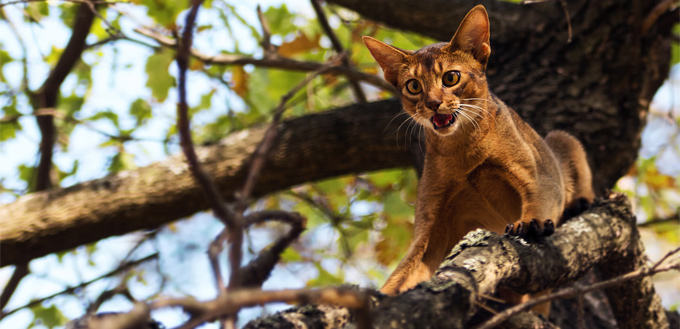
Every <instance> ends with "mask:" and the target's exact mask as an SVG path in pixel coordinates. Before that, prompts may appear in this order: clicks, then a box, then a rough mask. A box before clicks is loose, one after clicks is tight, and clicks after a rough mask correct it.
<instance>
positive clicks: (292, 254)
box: [281, 248, 302, 263]
mask: <svg viewBox="0 0 680 329" xmlns="http://www.w3.org/2000/svg"><path fill="white" fill-rule="evenodd" d="M301 261H302V256H301V255H300V253H298V252H297V251H296V250H295V249H293V248H287V249H286V250H285V251H284V252H283V253H282V254H281V262H283V263H291V262H301Z"/></svg>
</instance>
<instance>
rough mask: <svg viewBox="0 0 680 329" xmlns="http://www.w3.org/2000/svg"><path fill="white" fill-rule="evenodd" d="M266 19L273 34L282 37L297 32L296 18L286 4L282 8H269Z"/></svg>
mask: <svg viewBox="0 0 680 329" xmlns="http://www.w3.org/2000/svg"><path fill="white" fill-rule="evenodd" d="M264 17H265V18H266V19H267V22H269V28H270V29H271V31H272V33H275V34H279V35H282V36H285V35H287V34H288V33H292V32H295V31H297V27H296V26H295V24H293V20H294V18H295V16H294V15H293V14H292V13H291V12H290V11H289V10H288V7H286V5H285V4H282V5H281V7H269V8H267V10H266V11H265V12H264Z"/></svg>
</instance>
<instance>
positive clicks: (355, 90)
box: [310, 0, 366, 103]
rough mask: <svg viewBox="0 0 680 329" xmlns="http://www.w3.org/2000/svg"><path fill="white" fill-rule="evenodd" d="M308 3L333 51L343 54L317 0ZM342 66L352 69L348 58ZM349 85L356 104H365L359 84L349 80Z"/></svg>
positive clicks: (338, 40) (345, 58)
mask: <svg viewBox="0 0 680 329" xmlns="http://www.w3.org/2000/svg"><path fill="white" fill-rule="evenodd" d="M310 1H311V2H312V7H314V12H315V13H316V17H317V19H318V20H319V24H320V25H321V28H322V29H323V30H324V32H326V35H328V38H330V39H331V43H332V44H333V49H334V50H335V52H337V53H338V54H342V53H344V52H345V49H344V47H343V46H342V43H341V42H340V39H338V36H337V35H335V32H333V29H332V28H331V26H330V25H329V24H328V19H326V14H325V13H324V12H323V8H321V4H320V3H319V0H310ZM342 65H343V66H345V67H347V68H349V69H351V68H352V66H351V64H350V62H349V56H347V57H344V58H343V59H342ZM349 85H350V87H351V88H352V92H353V93H354V97H355V98H356V100H357V103H366V94H365V93H364V91H363V89H361V85H359V82H358V81H356V80H354V79H352V78H350V79H349Z"/></svg>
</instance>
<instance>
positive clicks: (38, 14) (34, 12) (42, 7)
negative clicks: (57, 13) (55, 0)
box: [26, 1, 50, 22]
mask: <svg viewBox="0 0 680 329" xmlns="http://www.w3.org/2000/svg"><path fill="white" fill-rule="evenodd" d="M26 13H27V14H28V15H29V16H30V19H34V20H35V21H36V22H40V21H41V20H42V19H43V18H44V17H47V16H49V15H50V7H49V5H48V4H47V2H46V1H32V2H29V3H28V6H27V7H26Z"/></svg>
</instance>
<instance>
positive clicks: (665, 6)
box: [641, 0, 680, 34]
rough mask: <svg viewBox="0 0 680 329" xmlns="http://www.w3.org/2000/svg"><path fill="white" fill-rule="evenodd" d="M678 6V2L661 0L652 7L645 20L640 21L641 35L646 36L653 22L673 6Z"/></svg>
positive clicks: (676, 0)
mask: <svg viewBox="0 0 680 329" xmlns="http://www.w3.org/2000/svg"><path fill="white" fill-rule="evenodd" d="M679 4H680V2H679V1H678V0H663V1H661V2H659V4H657V5H656V6H654V8H653V9H652V11H651V12H649V14H647V17H645V20H644V21H642V28H641V30H642V34H646V33H647V31H649V29H650V28H651V27H652V25H654V22H656V20H657V19H659V17H661V15H663V14H664V13H665V12H667V11H668V10H670V9H671V8H672V7H673V6H674V5H675V6H678V5H679ZM676 18H677V17H676ZM676 21H677V20H676Z"/></svg>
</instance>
